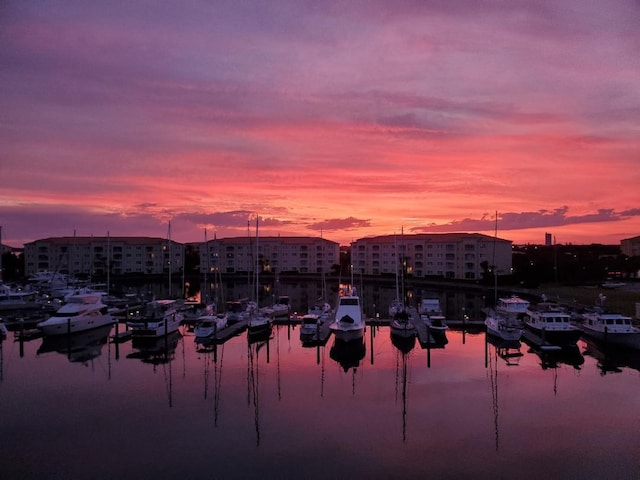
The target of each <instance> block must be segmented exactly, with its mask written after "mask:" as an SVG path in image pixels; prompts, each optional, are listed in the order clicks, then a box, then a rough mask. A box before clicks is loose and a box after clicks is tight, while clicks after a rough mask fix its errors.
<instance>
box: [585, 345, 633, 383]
mask: <svg viewBox="0 0 640 480" xmlns="http://www.w3.org/2000/svg"><path fill="white" fill-rule="evenodd" d="M584 342H585V345H586V347H585V349H584V352H583V353H584V355H587V356H589V357H592V358H594V359H596V361H597V367H598V369H599V370H600V375H601V376H605V375H607V374H609V373H621V372H622V370H623V369H624V368H632V369H634V370H638V371H640V351H638V350H630V349H626V348H620V347H618V346H613V345H606V344H604V343H601V342H597V341H596V340H593V339H591V338H586V339H585V340H584Z"/></svg>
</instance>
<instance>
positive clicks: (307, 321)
mask: <svg viewBox="0 0 640 480" xmlns="http://www.w3.org/2000/svg"><path fill="white" fill-rule="evenodd" d="M300 321H301V322H302V323H301V324H300V340H302V341H317V340H319V338H318V336H319V333H320V329H321V328H322V324H323V323H324V319H323V318H322V317H321V316H320V315H318V314H315V313H306V314H305V315H303V316H302V318H301V319H300Z"/></svg>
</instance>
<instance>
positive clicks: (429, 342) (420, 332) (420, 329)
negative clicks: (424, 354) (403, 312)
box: [408, 307, 438, 348]
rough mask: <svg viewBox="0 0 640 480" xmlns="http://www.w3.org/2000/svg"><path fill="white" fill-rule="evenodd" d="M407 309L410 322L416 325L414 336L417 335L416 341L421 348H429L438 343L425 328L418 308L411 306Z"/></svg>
mask: <svg viewBox="0 0 640 480" xmlns="http://www.w3.org/2000/svg"><path fill="white" fill-rule="evenodd" d="M408 310H409V318H410V319H411V323H413V326H414V327H416V336H417V337H418V342H419V343H420V346H421V347H422V348H431V347H434V346H436V345H438V342H437V340H436V338H435V337H434V336H433V334H432V333H431V332H430V331H429V330H428V329H427V326H426V325H425V324H424V322H423V321H422V318H420V314H419V313H418V310H417V309H415V308H413V307H411V308H409V309H408Z"/></svg>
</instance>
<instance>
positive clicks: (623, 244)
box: [620, 236, 640, 257]
mask: <svg viewBox="0 0 640 480" xmlns="http://www.w3.org/2000/svg"><path fill="white" fill-rule="evenodd" d="M620 250H621V251H622V254H623V255H626V256H627V257H640V236H638V237H632V238H625V239H624V240H621V241H620Z"/></svg>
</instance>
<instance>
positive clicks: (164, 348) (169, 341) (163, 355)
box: [127, 330, 182, 407]
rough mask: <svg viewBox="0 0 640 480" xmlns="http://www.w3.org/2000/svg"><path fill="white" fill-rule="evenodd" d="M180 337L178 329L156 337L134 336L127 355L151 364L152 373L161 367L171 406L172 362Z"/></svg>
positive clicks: (170, 405)
mask: <svg viewBox="0 0 640 480" xmlns="http://www.w3.org/2000/svg"><path fill="white" fill-rule="evenodd" d="M181 339H182V333H181V332H180V330H176V331H175V332H172V333H170V334H169V335H165V336H162V337H158V338H134V339H133V340H132V341H131V347H132V348H133V350H134V351H133V352H131V353H130V354H128V355H127V358H129V359H137V360H140V361H141V362H142V363H146V364H150V365H153V371H154V373H155V372H157V371H158V367H162V373H163V374H164V380H165V387H166V394H167V401H168V404H169V407H172V406H173V372H172V363H173V360H174V359H175V352H176V349H177V347H178V343H180V340H181Z"/></svg>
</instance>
